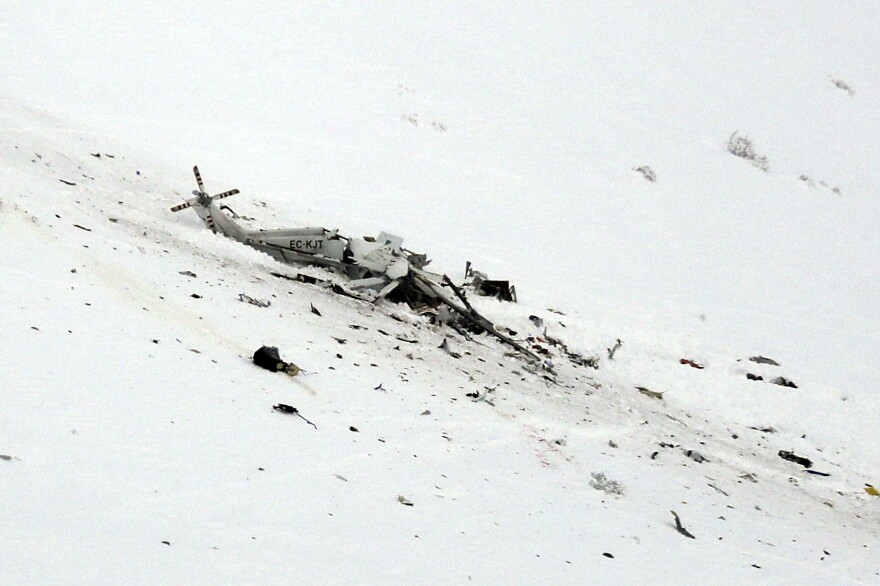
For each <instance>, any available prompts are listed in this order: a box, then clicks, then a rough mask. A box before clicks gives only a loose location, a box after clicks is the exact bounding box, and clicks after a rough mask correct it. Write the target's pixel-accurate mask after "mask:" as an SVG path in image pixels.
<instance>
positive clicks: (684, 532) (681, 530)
mask: <svg viewBox="0 0 880 586" xmlns="http://www.w3.org/2000/svg"><path fill="white" fill-rule="evenodd" d="M669 512H670V513H672V516H673V517H675V530H676V531H678V532H679V533H681V534H682V535H684V536H685V537H690V538H691V539H696V537H694V536H693V535H692V534H691V532H690V531H688V530H687V529H685V528H684V526H683V525H682V524H681V519H679V518H678V513H676V512H675V511H669Z"/></svg>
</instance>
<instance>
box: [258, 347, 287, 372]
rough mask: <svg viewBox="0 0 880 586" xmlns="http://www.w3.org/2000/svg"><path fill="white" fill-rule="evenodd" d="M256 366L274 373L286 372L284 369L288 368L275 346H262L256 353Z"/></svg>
mask: <svg viewBox="0 0 880 586" xmlns="http://www.w3.org/2000/svg"><path fill="white" fill-rule="evenodd" d="M254 364H256V365H257V366H259V367H260V368H265V369H266V370H271V371H272V372H278V371H279V370H284V367H285V366H287V363H286V362H284V361H283V360H281V356H279V355H278V348H276V347H275V346H261V347H260V349H259V350H257V351H256V352H254Z"/></svg>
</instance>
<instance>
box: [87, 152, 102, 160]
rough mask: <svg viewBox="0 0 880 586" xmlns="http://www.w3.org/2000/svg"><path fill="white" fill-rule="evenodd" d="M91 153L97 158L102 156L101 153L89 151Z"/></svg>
mask: <svg viewBox="0 0 880 586" xmlns="http://www.w3.org/2000/svg"><path fill="white" fill-rule="evenodd" d="M89 154H90V155H92V156H93V157H95V158H96V159H100V158H101V153H89Z"/></svg>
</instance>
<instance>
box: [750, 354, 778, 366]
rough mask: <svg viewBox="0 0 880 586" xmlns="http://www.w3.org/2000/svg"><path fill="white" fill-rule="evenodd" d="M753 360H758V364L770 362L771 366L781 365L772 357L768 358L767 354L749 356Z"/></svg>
mask: <svg viewBox="0 0 880 586" xmlns="http://www.w3.org/2000/svg"><path fill="white" fill-rule="evenodd" d="M749 360H751V361H752V362H757V363H758V364H769V365H770V366H779V363H778V362H776V361H775V360H773V359H772V358H767V357H766V356H752V357H751V358H749Z"/></svg>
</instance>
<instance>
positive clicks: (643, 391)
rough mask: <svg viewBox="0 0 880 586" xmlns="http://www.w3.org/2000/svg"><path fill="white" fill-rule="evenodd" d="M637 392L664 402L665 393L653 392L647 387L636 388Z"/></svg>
mask: <svg viewBox="0 0 880 586" xmlns="http://www.w3.org/2000/svg"><path fill="white" fill-rule="evenodd" d="M636 390H637V391H638V392H640V393H641V394H643V395H647V396H648V397H651V398H652V399H659V400H660V401H662V400H663V395H664V393H661V392H659V391H652V390H651V389H648V388H645V387H636Z"/></svg>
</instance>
